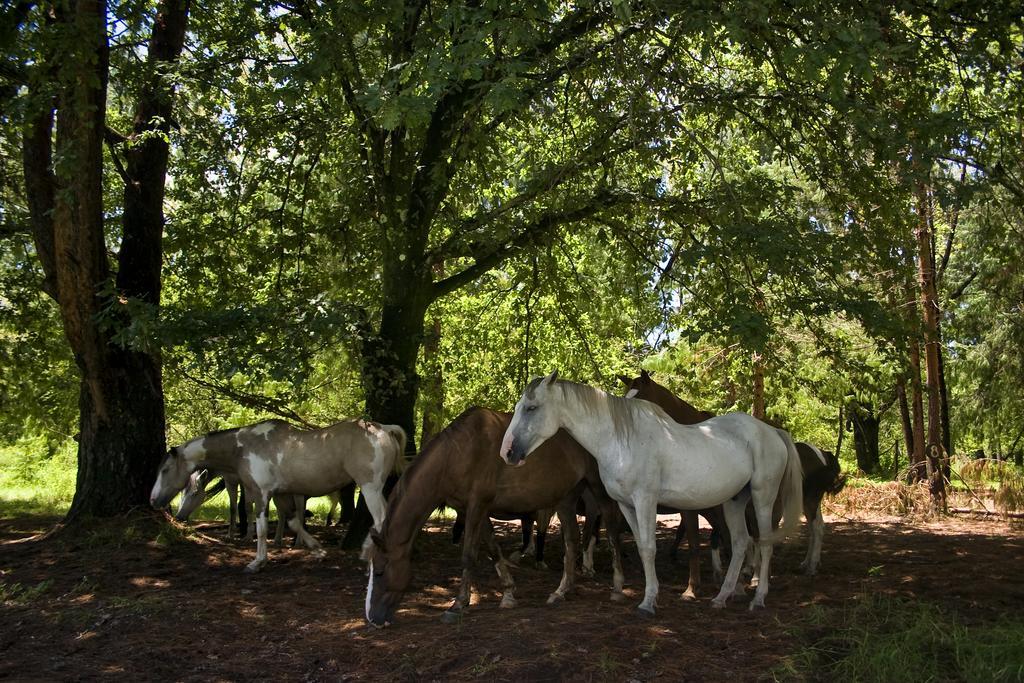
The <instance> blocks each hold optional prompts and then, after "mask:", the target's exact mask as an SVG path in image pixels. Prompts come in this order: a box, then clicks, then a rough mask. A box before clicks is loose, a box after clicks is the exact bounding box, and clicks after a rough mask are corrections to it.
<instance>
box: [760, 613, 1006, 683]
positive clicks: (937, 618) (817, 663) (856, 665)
mask: <svg viewBox="0 0 1024 683" xmlns="http://www.w3.org/2000/svg"><path fill="white" fill-rule="evenodd" d="M798 635H799V636H800V638H801V640H803V641H804V642H805V646H804V647H803V649H801V650H800V651H799V652H797V653H796V654H795V655H792V656H790V657H789V658H788V659H787V661H786V663H785V664H784V665H783V666H781V667H780V668H778V669H777V670H776V671H775V672H774V673H775V677H776V679H778V680H841V681H865V682H868V681H892V680H900V681H904V682H907V683H911V682H916V681H921V682H926V681H968V682H973V681H979V682H980V681H1020V680H1024V647H1022V646H1021V643H1024V621H1020V620H1012V619H1009V618H1003V619H1001V620H997V621H994V622H993V623H991V624H985V625H972V626H965V625H963V624H961V623H960V622H959V621H958V619H957V618H956V616H955V615H952V614H949V613H947V612H945V611H943V610H941V609H939V608H938V607H936V606H935V605H932V604H929V603H923V602H910V601H904V600H895V599H892V598H888V597H884V596H873V597H870V598H865V599H863V600H861V601H859V602H858V603H857V604H855V605H853V606H851V607H844V608H841V609H821V608H819V609H816V610H814V611H813V612H812V613H811V615H810V617H809V618H808V621H807V623H805V624H803V625H801V626H799V627H798Z"/></svg>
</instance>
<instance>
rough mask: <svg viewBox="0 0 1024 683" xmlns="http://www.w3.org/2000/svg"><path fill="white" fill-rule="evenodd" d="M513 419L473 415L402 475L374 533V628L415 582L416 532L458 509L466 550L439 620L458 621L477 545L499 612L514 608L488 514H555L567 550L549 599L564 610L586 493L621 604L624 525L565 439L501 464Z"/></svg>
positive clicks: (370, 616) (588, 463)
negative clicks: (487, 559) (485, 556)
mask: <svg viewBox="0 0 1024 683" xmlns="http://www.w3.org/2000/svg"><path fill="white" fill-rule="evenodd" d="M511 420H512V416H511V414H509V413H499V412H496V411H493V410H488V409H486V408H469V409H468V410H466V411H465V412H464V413H462V415H460V416H459V417H457V418H455V420H454V421H453V422H452V423H451V424H450V425H448V426H447V427H446V428H445V429H444V430H442V431H441V432H440V433H439V434H437V435H436V436H435V437H434V438H433V439H431V440H430V442H429V443H427V445H426V447H425V448H424V449H423V452H422V453H421V454H420V456H419V457H418V458H416V460H415V461H413V463H412V464H411V465H410V466H409V467H408V468H407V469H406V470H405V473H404V474H403V475H402V478H401V479H400V480H399V482H398V485H397V486H396V487H395V490H394V491H393V492H392V494H391V498H390V499H389V501H388V507H387V514H386V515H385V521H384V525H383V527H382V528H381V530H380V532H379V533H376V532H371V538H372V539H373V547H372V548H371V550H370V580H369V585H368V586H367V589H366V619H367V621H369V622H370V623H371V624H373V625H375V626H385V625H387V624H389V623H391V622H392V621H393V620H394V615H395V609H396V608H397V607H398V603H399V601H400V600H401V597H402V594H403V593H404V592H405V590H406V588H407V587H408V585H409V580H410V578H411V575H412V567H411V554H412V544H413V541H414V539H415V538H416V533H417V532H418V531H419V529H420V527H421V526H423V523H424V522H425V521H426V520H427V518H428V517H429V516H430V513H431V512H432V511H433V510H434V509H435V508H437V507H438V506H439V505H442V504H444V505H447V506H449V507H452V508H455V509H456V510H458V511H459V512H461V513H462V514H463V517H464V519H465V522H466V528H465V536H464V538H463V542H462V582H461V585H460V588H459V593H458V596H457V597H456V598H455V601H454V602H453V604H452V605H451V607H449V608H448V610H447V611H446V612H445V615H444V618H445V620H446V621H451V620H453V619H457V618H458V616H459V614H460V613H461V611H462V610H463V609H465V608H466V607H468V606H469V600H470V591H471V588H472V581H473V573H474V569H475V567H474V565H475V562H476V556H477V549H478V546H479V544H480V541H481V539H482V540H484V541H486V542H487V546H488V550H489V552H490V553H491V556H492V559H493V560H494V562H495V568H496V569H497V571H498V576H499V577H500V579H501V581H502V584H503V587H504V595H503V597H502V601H501V605H502V607H512V606H513V605H514V604H515V598H514V595H513V593H514V590H515V584H514V582H513V580H512V575H511V574H510V573H509V571H508V567H507V566H506V561H505V559H504V558H503V557H502V556H501V550H500V549H499V548H498V545H497V543H496V542H495V540H494V535H493V529H492V527H491V522H490V517H489V515H502V516H523V515H525V514H527V513H532V512H534V511H536V510H540V509H542V508H555V509H556V511H557V513H558V518H559V522H560V525H561V527H562V535H563V539H564V541H565V562H564V570H563V573H562V582H561V584H559V586H558V589H557V590H555V592H554V593H552V594H551V596H550V597H549V598H548V602H549V603H553V602H558V601H561V600H562V599H563V598H564V597H565V595H566V594H567V593H568V592H569V591H571V590H572V589H573V587H574V585H575V563H576V555H577V553H578V548H579V527H578V525H577V524H576V501H577V499H578V498H579V497H580V495H581V493H582V491H583V490H584V489H585V488H588V487H589V488H590V490H591V491H592V492H594V493H595V495H596V496H597V497H598V499H599V501H600V504H601V510H602V516H603V517H604V519H605V520H606V525H607V526H608V528H609V533H608V536H609V538H610V539H613V542H612V554H613V568H614V579H613V589H612V599H613V600H621V599H623V595H622V581H623V575H622V560H621V547H620V544H619V542H618V541H619V532H618V530H619V527H620V520H621V516H620V513H619V511H618V506H617V505H616V504H615V502H614V501H612V500H611V498H609V497H608V495H607V493H605V490H604V486H603V485H602V484H601V479H600V476H599V475H598V470H597V463H596V461H595V460H594V458H593V457H592V456H591V455H590V454H589V453H587V452H586V451H585V450H583V448H582V447H581V446H580V445H579V444H578V443H576V442H575V441H574V440H573V439H572V438H571V437H570V436H569V435H568V434H566V433H565V432H558V433H557V434H555V436H553V437H552V438H551V439H549V440H548V441H547V442H545V443H544V444H543V445H541V446H540V447H539V448H537V451H536V453H535V454H534V455H533V456H531V458H530V461H529V462H527V463H526V464H525V465H523V466H522V467H509V466H508V465H507V464H506V463H505V462H504V461H503V460H502V459H501V458H500V457H499V455H498V453H499V450H500V447H501V439H502V437H503V435H504V433H505V430H506V429H507V428H508V425H509V423H510V422H511Z"/></svg>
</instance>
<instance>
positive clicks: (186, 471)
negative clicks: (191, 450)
mask: <svg viewBox="0 0 1024 683" xmlns="http://www.w3.org/2000/svg"><path fill="white" fill-rule="evenodd" d="M195 468H196V466H195V465H194V464H191V463H189V462H188V460H187V459H186V458H185V456H184V455H183V454H182V449H181V448H179V447H177V446H175V447H174V448H172V449H171V450H169V451H167V455H165V456H164V460H163V462H162V463H160V469H159V470H157V475H156V483H155V484H153V490H152V492H150V494H149V504H150V505H152V506H153V507H154V508H156V509H157V510H160V509H162V508H165V507H167V505H168V504H169V503H170V502H171V499H172V498H174V496H175V495H176V494H177V493H178V491H180V490H182V489H183V488H185V486H186V485H187V484H188V477H189V475H190V474H192V471H193V470H194V469H195Z"/></svg>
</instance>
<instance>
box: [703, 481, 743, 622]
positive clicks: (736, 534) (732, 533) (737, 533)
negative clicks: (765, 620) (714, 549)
mask: <svg viewBox="0 0 1024 683" xmlns="http://www.w3.org/2000/svg"><path fill="white" fill-rule="evenodd" d="M749 499H750V496H749V494H748V495H740V496H738V497H737V498H735V499H730V500H727V501H726V502H725V503H723V504H722V509H723V512H724V513H725V526H726V528H727V529H728V530H729V537H730V539H731V540H732V557H731V558H729V570H728V571H727V572H726V573H725V580H723V581H722V588H721V590H719V591H718V595H716V596H715V598H714V600H712V601H711V606H712V607H715V608H717V609H721V608H723V607H725V601H726V600H728V599H729V597H730V596H732V595H736V594H737V590H736V588H737V585H736V584H737V582H738V581H739V578H740V568H741V567H742V565H743V557H744V555H745V554H746V550H747V544H748V543H749V542H750V534H749V533H748V532H747V518H746V515H745V514H744V511H745V510H746V508H747V501H748V500H749ZM742 593H743V589H742V588H741V589H740V590H739V593H738V594H742Z"/></svg>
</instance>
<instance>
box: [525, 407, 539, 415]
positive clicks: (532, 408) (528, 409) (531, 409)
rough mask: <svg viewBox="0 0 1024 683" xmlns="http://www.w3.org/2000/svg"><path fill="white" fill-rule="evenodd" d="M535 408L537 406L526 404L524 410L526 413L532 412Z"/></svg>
mask: <svg viewBox="0 0 1024 683" xmlns="http://www.w3.org/2000/svg"><path fill="white" fill-rule="evenodd" d="M535 410H537V406H526V412H528V413H532V412H533V411H535Z"/></svg>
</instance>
